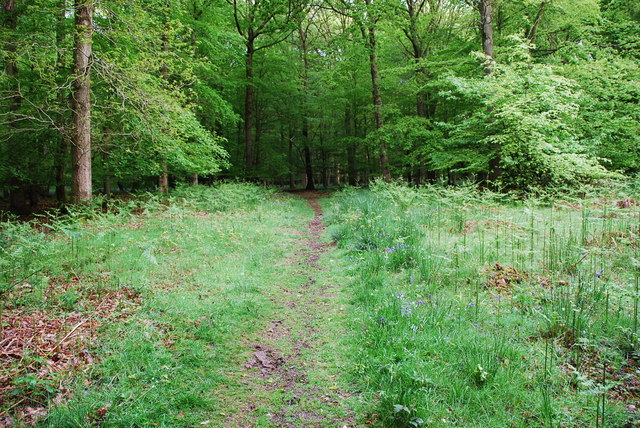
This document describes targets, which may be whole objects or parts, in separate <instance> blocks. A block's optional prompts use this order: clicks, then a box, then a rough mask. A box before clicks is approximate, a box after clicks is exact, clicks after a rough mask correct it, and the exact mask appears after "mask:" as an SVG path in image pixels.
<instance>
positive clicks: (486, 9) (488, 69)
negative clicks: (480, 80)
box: [478, 0, 495, 75]
mask: <svg viewBox="0 0 640 428" xmlns="http://www.w3.org/2000/svg"><path fill="white" fill-rule="evenodd" d="M478 10H479V12H480V32H481V33H482V51H483V52H484V54H485V55H486V56H487V60H486V61H485V64H484V72H485V74H486V75H490V74H491V73H493V69H494V59H495V55H494V53H493V20H492V15H493V3H492V0H480V3H478Z"/></svg>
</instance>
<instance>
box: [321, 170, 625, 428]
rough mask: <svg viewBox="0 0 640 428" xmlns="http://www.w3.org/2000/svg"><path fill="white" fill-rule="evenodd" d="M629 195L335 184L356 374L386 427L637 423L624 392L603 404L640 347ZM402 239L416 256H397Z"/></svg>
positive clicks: (334, 224)
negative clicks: (542, 197) (514, 197)
mask: <svg viewBox="0 0 640 428" xmlns="http://www.w3.org/2000/svg"><path fill="white" fill-rule="evenodd" d="M618 191H619V190H618ZM631 195H632V193H626V194H623V193H621V194H615V193H612V191H611V190H607V191H605V190H601V192H600V193H599V195H598V196H599V199H595V198H594V199H571V201H570V202H569V201H565V200H563V199H562V198H563V195H562V194H556V198H557V199H556V200H555V203H554V205H553V206H551V207H549V206H547V205H545V204H542V205H541V204H539V203H538V202H537V201H536V200H533V199H532V200H528V201H525V202H524V203H522V202H520V203H517V204H516V203H514V202H517V201H509V200H508V199H507V200H505V199H501V198H503V197H502V196H500V195H498V194H494V193H491V192H486V193H481V192H479V191H478V189H477V188H474V187H467V188H466V189H464V190H463V189H461V188H453V189H451V188H439V187H437V186H429V187H426V188H424V189H423V188H410V187H407V186H404V185H401V184H397V183H380V182H378V183H375V185H374V186H372V189H371V190H370V191H357V190H353V189H348V190H345V191H343V192H340V193H338V194H337V195H335V196H334V197H333V198H332V203H333V206H332V209H331V212H330V213H329V214H328V215H327V220H328V221H329V222H330V224H331V226H330V231H331V233H332V234H333V236H334V238H335V239H336V240H337V242H338V245H339V247H341V248H342V251H343V257H342V258H343V263H344V265H343V267H342V269H344V270H345V271H346V273H347V275H348V276H350V277H352V278H353V279H352V281H351V282H350V285H349V289H350V290H351V293H352V294H353V309H354V317H355V318H356V319H357V322H356V325H357V327H356V328H354V329H353V331H352V336H351V339H350V340H351V341H353V342H354V343H357V344H358V349H357V350H356V351H354V353H353V355H352V358H353V360H354V363H353V369H352V375H353V377H354V381H356V382H358V384H359V385H361V387H362V389H363V391H364V394H365V396H369V397H371V400H370V403H371V404H370V405H371V410H370V413H371V414H375V415H378V416H379V418H380V423H381V424H382V425H384V426H418V425H420V424H424V425H426V426H430V425H440V424H457V425H461V426H491V427H494V426H495V427H499V426H505V425H509V424H512V425H516V426H530V425H535V426H555V425H562V424H585V425H589V424H590V423H591V421H592V420H593V418H594V416H595V415H596V414H597V413H598V414H600V417H601V418H604V419H606V421H607V422H606V425H609V424H613V425H616V424H618V425H624V424H625V423H630V421H633V420H635V419H634V418H635V415H633V414H630V413H628V412H627V410H626V406H627V404H629V403H628V402H627V401H626V400H625V399H622V400H619V399H617V398H614V397H615V394H611V395H606V394H605V396H606V399H605V401H606V402H605V407H606V409H605V416H602V414H601V410H600V408H601V406H602V397H603V391H612V389H615V388H624V387H623V386H622V385H626V382H627V381H626V380H624V379H626V377H625V374H624V371H625V367H627V364H629V363H628V362H629V361H631V360H634V359H635V356H634V355H635V354H634V352H635V351H633V350H631V349H637V348H636V347H637V345H631V347H629V344H631V343H635V342H634V340H635V339H633V338H631V337H630V336H629V333H630V331H631V330H633V329H634V327H633V325H636V316H637V315H635V314H636V313H637V311H634V308H635V305H636V302H637V297H634V293H635V290H636V289H637V286H636V285H635V284H637V282H636V281H637V268H634V267H631V266H630V265H629V263H628V258H629V257H630V256H632V254H635V253H636V252H637V248H635V247H636V246H635V244H633V238H631V237H632V236H635V229H636V227H637V219H636V216H637V215H638V208H637V207H636V206H625V205H624V204H618V203H617V202H618V199H616V198H619V197H626V198H629V196H631ZM610 198H612V199H610ZM505 202H506V203H505ZM407 220H408V221H407ZM405 221H406V223H405ZM397 236H402V237H404V239H409V240H410V241H411V244H412V250H411V251H412V252H411V256H410V258H409V257H405V260H411V259H413V260H415V261H414V262H411V263H404V264H392V263H389V262H388V253H387V252H386V251H385V250H384V248H385V247H384V246H385V245H389V244H388V243H392V242H395V240H396V239H397ZM623 236H624V237H629V238H631V241H629V240H627V238H622V237H623ZM363 237H364V238H365V239H363ZM612 237H619V238H613V239H614V240H616V243H615V244H614V243H613V242H612V241H611V239H612ZM623 242H624V243H623ZM602 268H604V269H602ZM619 343H627V344H628V345H625V346H620V345H619ZM603 364H605V365H606V366H607V372H606V375H605V378H604V379H603V377H602V367H603ZM632 364H634V363H632ZM573 368H575V369H576V370H575V373H572V372H573V371H574V370H573ZM574 378H575V379H578V380H576V382H575V383H572V381H571V379H574ZM579 385H582V386H579ZM585 400H586V401H585ZM488 403H491V405H488ZM538 403H539V404H538ZM560 409H562V410H560ZM596 409H598V410H596Z"/></svg>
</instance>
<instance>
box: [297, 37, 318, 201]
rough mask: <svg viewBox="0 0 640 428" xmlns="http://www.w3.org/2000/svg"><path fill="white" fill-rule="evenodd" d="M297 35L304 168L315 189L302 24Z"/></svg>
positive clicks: (309, 182)
mask: <svg viewBox="0 0 640 428" xmlns="http://www.w3.org/2000/svg"><path fill="white" fill-rule="evenodd" d="M298 36H299V39H300V55H301V56H302V64H303V66H304V68H303V72H302V96H303V100H302V106H301V110H302V144H304V169H305V173H306V174H307V186H306V189H307V190H315V189H316V186H315V183H314V180H313V164H312V158H311V147H310V145H309V117H308V116H309V112H308V106H307V95H308V94H309V57H308V56H307V40H306V37H307V35H306V34H305V33H304V31H303V30H302V25H300V26H299V27H298Z"/></svg>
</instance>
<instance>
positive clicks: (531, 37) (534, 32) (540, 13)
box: [527, 1, 547, 43]
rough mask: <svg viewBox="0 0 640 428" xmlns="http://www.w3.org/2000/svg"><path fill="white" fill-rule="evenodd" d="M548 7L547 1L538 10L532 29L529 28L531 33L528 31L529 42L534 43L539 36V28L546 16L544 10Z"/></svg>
mask: <svg viewBox="0 0 640 428" xmlns="http://www.w3.org/2000/svg"><path fill="white" fill-rule="evenodd" d="M546 7H547V2H546V1H543V2H542V3H540V8H539V9H538V13H537V14H536V18H535V19H534V20H533V25H531V28H529V31H527V39H529V41H530V42H532V43H533V42H535V41H536V36H537V35H538V26H539V25H540V21H542V16H543V15H544V10H545V9H546Z"/></svg>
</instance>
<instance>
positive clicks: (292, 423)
mask: <svg viewBox="0 0 640 428" xmlns="http://www.w3.org/2000/svg"><path fill="white" fill-rule="evenodd" d="M298 196H300V197H302V198H304V199H305V200H306V201H307V202H308V204H309V205H310V207H311V208H312V209H313V211H314V217H313V219H311V221H309V223H308V225H307V229H306V231H305V232H304V233H302V234H299V235H300V236H298V237H297V244H296V251H295V252H294V253H293V254H291V255H290V256H289V257H288V258H287V259H286V260H285V261H284V266H283V270H286V271H287V272H288V273H289V275H291V276H292V279H293V281H284V280H283V281H282V283H281V285H280V286H279V287H277V290H272V294H271V295H270V299H271V300H272V302H273V303H274V307H275V308H276V309H275V310H274V311H273V313H272V314H271V316H272V318H271V319H269V321H268V323H267V327H266V329H264V330H261V331H260V332H259V333H258V334H256V335H255V336H253V337H251V338H250V339H247V340H245V343H246V346H247V348H248V349H247V354H248V356H247V357H246V358H247V360H246V361H245V363H244V366H243V367H241V368H239V370H242V372H241V373H239V374H236V375H239V376H241V377H242V380H241V383H242V384H243V387H244V388H243V390H244V394H243V395H244V396H243V397H238V396H236V402H235V403H230V405H232V406H233V407H234V408H233V409H230V410H231V412H230V414H229V416H228V419H227V421H226V423H225V426H230V427H231V426H233V427H262V426H275V427H340V428H342V427H345V426H346V427H353V426H355V425H354V415H353V412H352V411H351V410H350V409H349V408H348V407H347V406H348V404H347V403H348V402H349V400H350V398H351V394H350V393H348V392H347V391H344V390H342V388H340V386H339V382H338V380H339V377H340V371H341V369H340V367H339V364H338V363H337V362H336V361H337V358H336V356H335V355H332V354H335V353H336V351H339V349H336V344H335V343H331V342H332V338H333V341H335V337H336V336H335V335H336V333H337V332H336V331H335V328H336V327H335V320H336V319H339V318H340V316H341V315H340V314H341V312H342V311H343V310H344V296H342V295H341V293H342V291H341V290H339V289H338V288H337V287H336V286H335V285H333V284H331V281H327V280H326V279H318V277H321V278H324V277H323V276H322V275H321V273H322V272H323V271H324V268H323V267H322V266H321V263H320V262H321V260H322V257H323V255H325V253H327V252H328V251H329V249H330V246H331V244H328V243H326V242H323V241H322V234H323V232H324V230H325V225H324V222H323V220H322V208H321V207H320V204H319V203H318V199H319V198H320V197H321V196H322V194H320V193H317V192H301V193H298ZM319 274H320V275H319ZM341 305H342V306H341ZM332 320H333V324H332V323H331V322H332ZM327 325H332V326H333V327H327ZM325 327H327V328H325ZM338 328H339V327H338ZM328 330H331V331H328Z"/></svg>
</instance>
